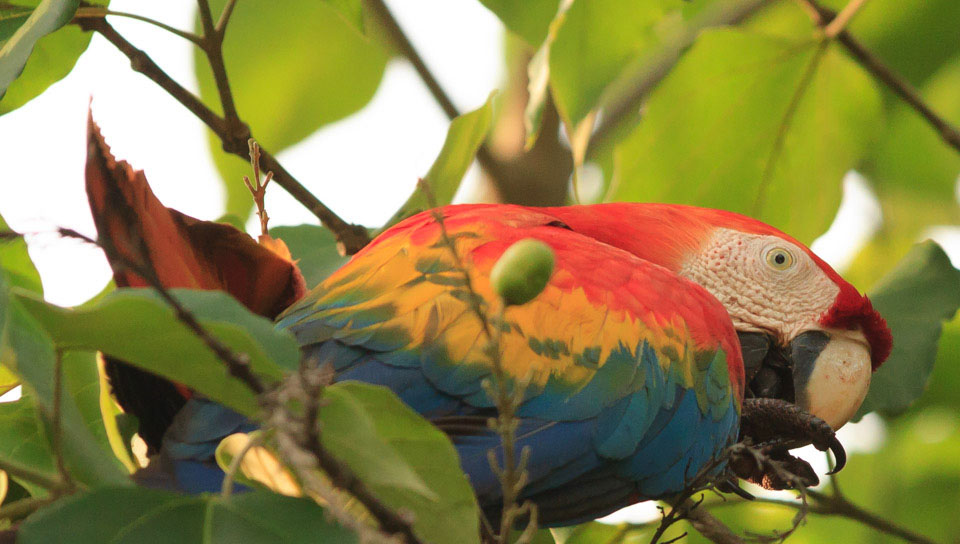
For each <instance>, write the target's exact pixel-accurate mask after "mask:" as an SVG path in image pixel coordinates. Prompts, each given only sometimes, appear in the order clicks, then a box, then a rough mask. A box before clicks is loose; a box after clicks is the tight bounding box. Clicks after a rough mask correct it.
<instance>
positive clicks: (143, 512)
mask: <svg viewBox="0 0 960 544" xmlns="http://www.w3.org/2000/svg"><path fill="white" fill-rule="evenodd" d="M65 535H69V541H70V542H71V543H74V544H101V543H103V542H110V543H112V544H124V543H130V544H133V543H136V544H148V543H161V542H185V543H186V542H203V543H205V544H217V543H223V544H228V543H229V544H233V543H235V542H243V543H249V544H257V543H264V544H274V543H277V542H284V543H291V544H296V543H310V542H337V543H340V542H343V543H345V544H346V543H350V542H356V540H357V538H356V535H354V534H353V533H351V532H350V531H348V530H346V529H344V528H342V527H340V526H338V525H335V524H333V523H332V522H330V521H328V517H327V516H326V515H324V513H323V509H322V508H320V507H319V506H318V505H317V504H316V503H314V502H312V501H309V500H306V499H294V498H291V497H284V496H282V495H274V494H271V493H263V492H249V493H241V494H236V495H232V496H231V497H229V498H223V497H220V496H218V495H204V496H185V495H178V494H176V493H170V492H168V491H159V490H152V489H144V488H135V489H127V488H102V489H97V490H95V491H92V492H90V493H84V494H81V495H77V496H74V497H71V498H69V499H65V500H62V501H58V502H57V503H55V504H53V505H51V506H49V507H47V508H45V509H43V510H41V511H39V512H37V513H36V514H34V515H33V516H30V518H28V519H27V521H25V522H24V523H23V525H22V526H21V527H20V530H19V536H18V538H17V542H18V543H20V544H40V543H44V544H46V543H49V542H62V541H63V539H64V538H65Z"/></svg>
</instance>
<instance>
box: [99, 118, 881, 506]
mask: <svg viewBox="0 0 960 544" xmlns="http://www.w3.org/2000/svg"><path fill="white" fill-rule="evenodd" d="M92 130H94V131H95V127H94V128H93V129H92ZM95 138H96V140H95V141H94V145H92V146H91V147H90V150H91V153H92V155H91V156H92V157H93V159H90V160H92V161H94V162H96V161H100V163H99V165H98V164H94V170H96V169H98V168H99V169H100V170H101V171H103V170H112V171H113V172H114V177H120V175H118V174H117V173H118V172H121V173H122V176H127V177H130V176H133V177H136V176H140V177H139V178H137V179H133V178H131V179H133V181H132V182H131V185H130V187H127V188H122V187H121V188H117V187H113V188H111V187H112V186H111V185H110V183H104V180H103V179H102V176H101V175H100V174H98V173H97V172H96V171H93V172H91V163H90V162H89V161H88V180H87V181H88V192H89V193H90V198H91V207H92V208H93V211H94V217H95V219H96V221H97V227H98V230H99V231H100V232H101V237H107V238H108V239H111V240H113V241H114V242H115V243H116V245H117V246H118V247H121V246H123V243H124V242H123V240H124V239H125V237H127V238H130V237H131V236H129V235H127V234H125V233H124V229H126V228H128V227H129V223H127V226H123V223H124V221H127V219H129V218H127V219H125V217H126V215H129V214H126V215H124V213H111V211H110V210H109V207H110V206H111V205H120V204H118V203H121V202H123V201H126V202H128V203H129V202H133V203H134V204H133V205H134V206H141V208H142V209H145V210H147V211H148V212H149V213H151V214H154V213H157V212H156V209H159V202H157V203H156V204H157V206H156V207H153V208H152V207H151V206H153V204H150V203H152V202H154V201H156V199H155V197H153V195H152V193H151V192H150V190H149V187H147V186H146V181H145V180H144V179H142V175H141V174H139V173H137V174H136V176H134V175H133V174H130V173H129V171H128V170H129V167H127V166H126V165H125V164H123V163H121V164H120V165H118V164H117V163H115V162H113V159H112V157H110V156H109V152H108V151H107V150H106V146H105V144H103V143H102V139H100V138H99V134H95ZM98 145H99V146H100V149H99V151H98V149H97V147H98ZM95 152H99V153H102V154H105V155H106V157H107V159H102V157H100V158H98V156H96V153H95ZM118 169H119V170H118ZM125 169H126V170H125ZM98 176H99V177H98ZM104 187H106V189H105V188H104ZM125 192H126V194H123V193H125ZM130 194H133V195H134V196H133V197H132V198H131V197H130V196H129V195H130ZM143 202H147V203H148V205H143V204H142V203H143ZM123 205H124V206H126V205H128V204H123ZM171 213H172V214H173V215H171V216H169V218H164V219H163V220H159V219H155V220H153V221H152V222H151V225H152V226H151V225H146V226H144V225H140V226H139V227H138V228H165V229H167V232H168V233H174V234H169V235H164V236H163V237H156V236H154V235H152V234H151V233H149V232H139V233H137V234H136V236H137V237H139V238H142V239H143V240H145V245H146V246H147V250H148V252H154V251H156V252H158V253H162V252H163V251H164V248H167V247H169V246H170V244H171V240H173V239H176V238H177V237H181V238H183V239H184V240H186V242H185V243H184V244H185V245H190V244H191V243H194V244H195V243H196V242H197V239H198V238H203V237H208V238H210V239H209V240H206V241H205V242H204V243H205V244H207V246H210V245H211V244H212V247H215V248H218V249H217V250H218V251H220V250H222V251H223V252H224V253H225V254H230V255H233V257H230V258H229V259H227V260H228V261H229V266H228V267H227V268H226V269H224V270H221V271H220V272H219V274H220V275H221V276H223V277H221V278H220V279H219V280H217V279H216V278H213V277H211V278H207V276H205V275H204V274H208V272H204V271H203V270H202V269H203V268H204V266H205V263H206V261H203V260H202V258H201V257H194V256H192V255H191V252H190V251H182V252H181V254H179V255H178V256H177V259H179V260H178V261H177V262H178V263H181V262H182V263H183V264H182V265H180V264H178V266H179V268H178V271H177V272H175V273H169V274H168V275H166V276H164V274H167V273H166V272H163V273H159V272H158V274H159V275H160V276H163V278H169V279H164V281H165V282H166V283H167V284H169V286H171V287H173V286H200V287H204V288H212V287H211V285H214V284H215V283H216V281H221V285H222V286H225V288H226V289H227V290H230V291H231V292H233V291H234V290H235V289H234V287H235V286H236V285H238V283H237V282H238V280H236V279H231V277H227V276H229V274H231V273H234V272H235V271H236V270H237V269H238V268H239V269H244V268H245V267H248V268H249V267H250V266H252V265H251V263H253V262H259V263H262V262H264V259H259V258H258V259H253V258H250V259H247V258H246V255H247V254H248V253H249V251H248V250H246V249H243V250H242V251H241V250H237V249H236V248H237V247H240V246H241V245H242V244H239V242H238V241H237V240H236V239H235V238H231V237H229V236H224V235H223V234H222V233H219V232H220V231H219V230H217V229H222V228H225V227H222V226H216V227H214V226H211V225H213V224H209V223H207V224H203V223H199V222H197V221H196V220H193V219H191V218H187V217H186V216H182V215H181V214H177V213H176V212H171ZM440 213H441V214H442V216H443V225H444V228H445V229H446V232H447V235H448V236H449V239H451V240H453V241H454V243H455V245H456V249H457V253H458V255H459V256H460V257H461V258H462V262H463V265H464V266H465V268H466V269H467V270H468V271H469V274H470V278H471V282H470V284H471V287H472V289H473V290H474V291H475V293H476V294H478V295H480V296H481V297H482V299H483V304H485V305H487V306H488V307H490V308H492V307H494V305H495V304H496V303H495V296H494V294H493V291H492V288H491V285H490V281H489V273H490V270H491V267H492V266H493V264H494V263H495V262H496V261H497V259H498V258H499V257H500V255H501V254H502V253H503V252H504V250H506V249H507V248H508V247H509V246H510V245H511V244H513V243H514V242H516V241H518V240H521V239H525V238H534V239H538V240H540V241H542V242H544V243H546V244H547V245H549V246H550V247H551V248H552V250H553V252H554V254H555V259H556V268H555V272H554V274H553V276H552V278H551V279H550V282H549V283H548V285H547V287H546V288H545V290H544V291H543V292H542V293H541V294H540V295H539V296H537V297H536V298H535V299H534V300H533V301H531V302H529V303H527V304H525V305H522V306H512V307H509V308H508V309H507V310H506V312H505V319H506V322H507V324H508V325H509V330H506V327H505V332H504V334H503V337H502V343H501V348H502V353H503V354H502V361H503V365H504V367H505V370H506V372H507V374H508V375H509V376H510V377H512V378H515V379H525V378H529V379H530V383H529V385H528V387H527V389H526V392H525V401H524V402H523V404H522V405H521V406H520V408H519V410H518V416H519V417H520V418H521V422H520V426H519V428H518V430H517V447H518V448H522V447H525V446H529V447H530V448H531V455H530V459H529V463H528V465H527V469H528V472H529V482H528V484H527V486H526V487H525V488H524V490H523V495H522V497H521V499H530V500H532V501H533V502H534V503H536V504H537V506H538V510H539V517H540V520H541V522H542V523H543V524H546V525H564V524H571V523H576V522H580V521H583V520H588V519H593V518H595V517H599V516H601V515H604V514H607V513H609V512H612V511H614V510H616V509H618V508H621V507H623V506H626V505H629V504H631V503H634V502H638V501H641V500H646V499H654V498H660V497H665V496H669V495H672V494H675V493H677V492H679V491H681V490H683V489H684V488H685V487H686V486H687V485H689V483H690V481H691V479H692V478H693V477H694V475H696V474H697V472H698V471H699V470H700V468H701V467H703V466H704V465H706V464H707V463H708V462H709V461H710V460H711V459H713V458H714V457H716V456H717V455H718V454H719V453H720V452H721V451H722V450H723V449H724V448H726V447H727V446H728V445H729V444H731V443H732V442H734V441H735V440H736V439H737V436H738V430H739V428H740V416H741V407H742V405H743V402H744V398H745V396H746V397H774V398H780V399H784V400H787V401H790V402H796V403H797V404H798V405H799V406H800V407H802V408H804V409H806V410H808V411H809V412H812V413H813V414H814V415H816V416H818V417H820V418H822V419H823V420H825V421H826V422H827V423H829V425H830V426H832V427H833V428H838V427H839V426H841V425H843V424H844V423H845V422H846V421H847V420H849V419H850V417H852V415H853V414H854V413H855V412H856V410H857V408H858V407H859V405H860V403H861V402H862V400H863V398H864V396H865V394H866V392H867V388H868V386H869V382H870V375H871V370H872V369H876V368H877V366H879V365H880V364H881V363H882V362H883V360H884V359H885V358H886V357H887V356H888V355H889V353H890V348H891V336H890V331H889V330H888V328H887V326H886V324H885V322H884V320H883V318H882V317H880V315H879V314H878V313H877V312H876V311H874V309H873V308H872V306H871V304H870V301H869V300H868V299H867V298H866V297H865V296H863V295H861V294H859V293H858V292H857V290H856V289H855V288H854V287H853V286H851V285H850V284H849V283H847V282H846V281H844V280H843V279H842V278H841V277H840V276H839V275H838V274H837V273H836V272H835V271H834V270H833V269H832V268H830V266H829V265H827V264H826V263H824V262H823V261H822V260H821V259H819V258H818V257H817V256H816V255H814V254H813V253H812V252H811V251H810V250H809V249H808V248H807V247H805V246H804V245H803V244H801V243H799V242H798V241H796V240H794V239H793V238H791V237H789V236H787V235H786V234H784V233H782V232H780V231H778V230H776V229H775V228H773V227H771V226H769V225H766V224H764V223H761V222H759V221H756V220H754V219H751V218H748V217H745V216H742V215H738V214H734V213H730V212H724V211H719V210H711V209H703V208H695V207H689V206H678V205H666V204H636V203H618V204H602V205H593V206H570V207H559V208H528V207H521V206H510V205H460V206H448V207H445V208H442V209H441V210H440ZM118 225H119V226H118ZM156 225H161V227H156ZM163 225H166V226H163ZM211 229H212V230H211ZM214 231H216V232H217V233H219V234H215V235H214V234H212V233H214ZM118 241H119V242H118ZM217 244H220V245H219V246H218V245H217ZM175 245H176V243H173V246H175ZM228 245H229V246H230V247H227V246H228ZM254 247H256V246H255V245H254ZM236 255H240V258H236ZM213 259H214V260H216V259H215V258H213ZM154 262H158V261H156V260H155V261H154ZM211 262H212V261H211ZM271 266H273V265H270V266H263V267H261V268H259V269H258V270H262V271H264V272H266V273H267V274H265V275H263V276H258V277H257V279H256V281H255V282H254V283H255V284H258V285H259V284H270V283H271V282H274V283H275V285H272V286H270V285H268V286H267V287H270V288H272V289H274V290H275V291H276V296H273V297H257V296H253V297H252V298H250V297H249V296H248V298H247V299H243V298H242V297H241V300H242V301H243V302H244V303H245V304H247V305H248V307H251V308H252V309H254V311H257V312H258V313H261V314H263V315H269V316H271V317H272V316H273V315H275V314H276V312H278V311H279V309H275V308H274V306H276V301H277V300H281V299H282V300H292V299H296V298H297V297H298V296H299V294H300V289H298V288H296V286H295V285H294V284H296V281H291V280H290V277H289V270H287V269H284V268H282V267H281V268H277V267H273V268H271ZM231 271H234V272H231ZM212 274H213V276H216V275H217V272H213V273H212ZM284 274H286V276H285V275H284ZM208 275H209V274H208ZM115 276H116V277H117V280H118V284H120V285H129V284H134V285H136V284H138V282H137V281H136V280H135V278H133V277H131V275H130V274H129V271H124V270H123V269H122V268H121V267H117V272H116V274H115ZM205 278H207V279H205ZM190 282H192V283H190ZM140 284H142V283H140ZM245 285H246V284H245ZM291 285H294V287H290V286H291ZM246 287H249V285H246ZM301 289H302V288H301ZM469 297H470V294H469V291H468V290H467V286H466V282H465V281H464V278H463V276H462V273H461V272H460V271H459V270H458V264H457V262H456V259H455V258H454V256H453V254H452V252H451V251H450V250H449V247H447V246H446V244H445V243H444V241H443V235H442V231H441V226H440V225H439V224H438V222H437V221H436V219H435V217H434V216H433V215H432V214H431V213H430V212H425V213H421V214H419V215H416V216H414V217H412V218H409V219H407V220H405V221H403V222H401V223H400V224H398V225H396V226H394V227H393V228H391V229H389V230H387V231H386V232H384V233H383V234H381V235H380V236H379V237H377V238H376V239H375V240H374V241H373V242H371V243H370V244H369V245H368V246H367V247H365V248H364V249H363V250H362V251H360V252H359V253H358V254H357V255H355V256H354V257H353V259H352V260H350V261H349V262H348V263H347V264H346V265H344V266H343V267H342V268H340V269H339V270H338V271H337V272H335V273H334V274H333V275H332V276H330V277H329V278H328V279H326V280H325V281H323V282H322V283H321V284H320V285H319V286H317V287H316V288H314V289H313V290H312V291H310V292H309V293H307V294H306V295H305V296H303V297H302V298H299V300H297V301H296V302H295V303H293V305H292V306H290V307H289V308H288V309H286V310H285V311H284V312H283V313H282V314H280V315H279V317H278V318H277V326H278V327H283V328H286V329H288V330H290V331H292V332H293V334H294V335H295V336H296V338H297V340H298V341H299V343H300V345H301V347H302V350H303V353H304V355H305V356H306V357H307V358H308V359H309V360H313V361H316V362H318V363H320V364H330V365H332V366H333V367H334V369H335V371H336V378H335V379H336V380H360V381H364V382H368V383H373V384H381V385H384V386H386V387H388V388H390V389H391V390H392V391H393V392H394V393H396V394H397V395H398V396H399V397H400V398H401V399H402V400H403V401H404V402H406V403H407V404H408V405H410V406H411V407H413V408H414V409H415V410H416V411H418V412H419V413H421V414H423V416H424V417H426V418H427V419H429V420H430V421H432V422H434V423H435V424H436V425H437V426H438V427H439V428H440V429H442V430H445V431H446V432H447V433H448V435H449V436H450V438H451V440H452V441H453V443H454V445H455V446H456V449H457V451H458V453H459V455H460V458H461V464H462V467H463V469H464V471H465V472H466V474H467V475H468V476H469V478H470V481H471V483H472V485H473V487H474V489H475V491H476V493H477V497H478V499H479V501H480V504H481V506H482V507H483V508H484V509H485V510H489V511H495V510H496V509H497V507H498V506H499V502H500V497H501V495H500V484H499V481H498V480H497V477H496V476H495V475H494V474H493V472H492V470H491V468H490V464H489V462H488V457H487V452H488V451H489V450H491V449H493V450H497V449H498V448H499V447H500V439H499V437H498V436H497V435H496V434H495V433H494V432H492V431H490V430H489V429H488V428H487V424H486V421H487V418H488V417H490V416H491V415H492V414H493V413H494V408H493V403H492V402H491V400H490V399H489V398H488V396H487V394H486V393H485V392H484V389H483V387H482V386H481V383H482V381H483V380H484V379H485V378H487V377H488V376H490V373H491V366H490V360H489V357H488V356H487V355H486V354H485V353H484V351H483V348H484V344H485V342H484V340H483V336H482V333H481V326H482V325H481V323H480V321H479V320H478V319H477V317H476V316H475V315H474V314H473V313H472V312H471V311H470V309H469V307H468V300H469ZM261 306H262V307H261ZM738 334H739V335H740V337H739V338H738ZM110 374H111V380H112V384H113V387H114V390H115V392H116V393H117V395H118V397H119V399H120V401H121V404H124V405H125V407H127V408H128V409H130V410H131V411H133V412H134V413H135V414H136V415H137V416H138V417H139V418H140V420H141V431H142V432H143V433H144V434H145V437H146V438H147V441H148V443H149V444H150V446H151V449H152V450H153V451H154V452H156V451H157V450H159V452H160V458H161V461H162V463H161V466H162V467H166V468H169V469H170V472H171V473H172V474H173V476H174V485H175V486H177V487H179V488H181V489H184V490H188V491H205V490H218V489H219V485H220V480H221V478H222V473H221V472H220V471H219V469H217V468H216V465H215V464H214V462H213V453H214V449H215V448H216V446H217V444H218V442H219V440H220V439H222V438H223V437H225V436H227V435H229V434H232V433H234V432H237V431H248V430H251V429H252V428H253V425H252V424H251V423H249V422H247V421H246V420H245V419H244V418H242V417H241V416H239V415H237V414H235V413H233V412H231V411H229V410H227V409H226V408H224V407H222V406H219V405H217V404H214V403H211V402H209V401H205V400H204V399H201V398H196V397H194V398H190V399H189V400H186V401H184V398H183V396H182V395H180V393H179V392H178V391H177V389H176V388H175V387H174V386H170V385H164V384H165V382H162V380H159V379H158V378H154V377H151V376H149V375H147V374H145V373H143V372H141V371H139V370H136V369H133V368H130V367H126V366H124V365H116V364H115V365H112V368H111V371H110ZM157 387H160V389H157ZM161 436H162V443H161V440H160V437H161Z"/></svg>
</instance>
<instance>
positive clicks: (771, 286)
mask: <svg viewBox="0 0 960 544" xmlns="http://www.w3.org/2000/svg"><path fill="white" fill-rule="evenodd" d="M583 208H587V207H583ZM592 208H598V209H597V210H591V211H589V212H587V213H585V214H584V213H577V212H575V211H573V210H571V211H572V212H574V213H573V214H571V215H568V214H563V215H564V217H560V219H561V220H562V221H564V222H567V223H569V224H570V226H571V227H572V228H573V229H574V230H577V231H580V232H587V231H590V235H592V236H595V237H597V238H598V239H601V240H604V241H605V242H607V243H611V244H615V245H617V246H618V247H620V248H622V249H624V250H627V251H629V252H631V253H634V254H635V255H637V256H638V257H641V258H643V259H646V260H649V261H652V262H655V263H657V264H659V265H661V266H664V267H666V268H668V269H670V270H672V271H674V272H676V273H677V274H679V275H681V276H684V277H686V278H687V279H689V280H691V281H693V282H695V283H697V284H699V285H700V286H702V287H703V288H705V289H706V290H707V291H709V292H710V293H711V294H712V295H713V296H715V297H716V298H717V300H719V301H720V302H721V303H722V304H723V305H724V306H725V307H726V309H727V312H728V313H729V314H730V317H731V319H732V320H733V324H734V327H735V328H736V330H737V333H738V336H739V337H740V344H741V349H742V350H743V361H744V374H745V378H746V385H745V389H746V390H745V392H744V394H745V396H746V397H747V398H749V397H772V398H780V399H784V400H787V401H790V402H793V403H795V404H797V405H799V406H800V407H801V408H803V409H804V410H806V411H807V412H810V413H812V414H813V415H815V416H818V417H820V418H821V419H823V420H824V421H826V422H827V423H828V424H829V425H830V426H831V427H832V428H833V429H838V428H839V427H840V426H842V425H843V424H844V423H846V422H847V421H849V420H850V418H851V417H853V415H854V414H855V413H856V411H857V409H858V408H859V407H860V404H861V403H862V402H863V399H864V397H865V396H866V394H867V389H868V388H869V386H870V376H871V373H872V371H873V370H876V369H877V367H879V366H880V364H881V363H882V362H883V361H884V360H885V359H886V358H887V356H888V355H889V354H890V349H891V346H892V338H891V335H890V330H889V329H888V328H887V324H886V322H885V321H884V319H883V318H882V317H881V316H880V314H878V313H877V312H876V310H874V309H873V306H872V305H871V303H870V300H869V299H868V298H867V297H866V296H865V295H861V294H860V293H859V292H858V291H857V290H856V288H854V287H853V286H852V285H851V284H850V283H848V282H847V281H845V280H844V279H843V278H841V277H840V275H839V274H837V272H836V271H834V270H833V268H831V267H830V265H828V264H827V263H825V262H824V261H823V260H822V259H820V258H819V257H817V256H816V255H815V254H814V253H813V252H812V251H810V249H809V248H808V247H806V246H805V245H803V244H802V243H800V242H798V241H797V240H795V239H794V238H792V237H790V236H788V235H786V234H784V233H783V232H781V231H779V230H777V229H775V228H773V227H771V226H769V225H767V224H765V223H762V222H760V221H757V220H755V219H752V218H749V217H746V216H743V215H740V214H735V213H731V212H725V211H721V210H712V209H706V208H696V207H691V206H678V205H667V204H608V205H603V206H601V207H592ZM561 213H562V212H561ZM568 213H569V212H568ZM614 219H615V220H614ZM615 223H619V227H613V228H611V227H608V226H605V225H611V224H615Z"/></svg>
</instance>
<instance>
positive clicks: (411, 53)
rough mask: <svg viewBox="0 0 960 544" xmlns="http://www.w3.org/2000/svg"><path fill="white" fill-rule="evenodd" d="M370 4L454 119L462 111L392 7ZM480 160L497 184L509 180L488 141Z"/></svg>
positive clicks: (378, 0) (379, 2)
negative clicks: (438, 79) (406, 32)
mask: <svg viewBox="0 0 960 544" xmlns="http://www.w3.org/2000/svg"><path fill="white" fill-rule="evenodd" d="M367 7H368V9H369V10H370V13H371V14H372V15H373V16H374V17H376V18H377V19H378V20H379V21H380V22H381V23H382V24H383V28H384V30H385V31H386V32H387V37H388V38H389V39H390V41H391V42H392V43H393V44H394V46H395V47H396V48H397V49H398V50H399V51H400V54H402V55H403V56H404V58H406V59H407V60H408V61H410V64H412V65H413V68H414V70H416V71H417V75H419V76H420V79H421V80H422V81H423V83H424V85H426V86H427V89H428V90H429V91H430V94H431V95H432V96H433V99H434V100H435V101H436V102H437V104H438V105H439V106H440V109H442V110H443V113H444V114H446V116H447V118H448V119H450V120H453V118H454V117H457V116H459V115H460V112H459V110H457V107H456V106H455V105H454V104H453V100H451V99H450V95H448V94H447V92H446V91H445V90H444V89H443V87H442V86H441V85H440V82H439V81H437V78H436V77H434V75H433V73H432V72H430V68H428V67H427V64H426V63H425V62H424V60H423V57H422V56H420V53H419V52H418V51H417V49H416V48H415V47H414V46H413V43H412V42H411V41H410V39H409V38H407V35H406V34H405V33H404V31H403V28H401V27H400V23H399V22H397V19H396V18H395V17H394V16H393V14H392V13H391V12H390V9H389V8H388V7H387V5H386V4H385V3H384V2H383V0H368V2H367ZM477 162H479V163H480V166H481V167H482V168H483V170H484V171H485V172H486V173H487V174H488V175H489V176H490V177H491V178H493V179H494V181H495V183H496V184H497V185H498V186H500V185H503V184H504V183H506V182H505V181H504V180H506V179H507V176H506V167H505V166H504V165H503V164H502V163H501V162H500V161H499V160H497V159H496V158H495V157H494V156H493V154H492V153H491V152H490V149H489V148H488V147H487V144H485V143H484V144H481V145H480V148H479V149H478V150H477Z"/></svg>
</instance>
